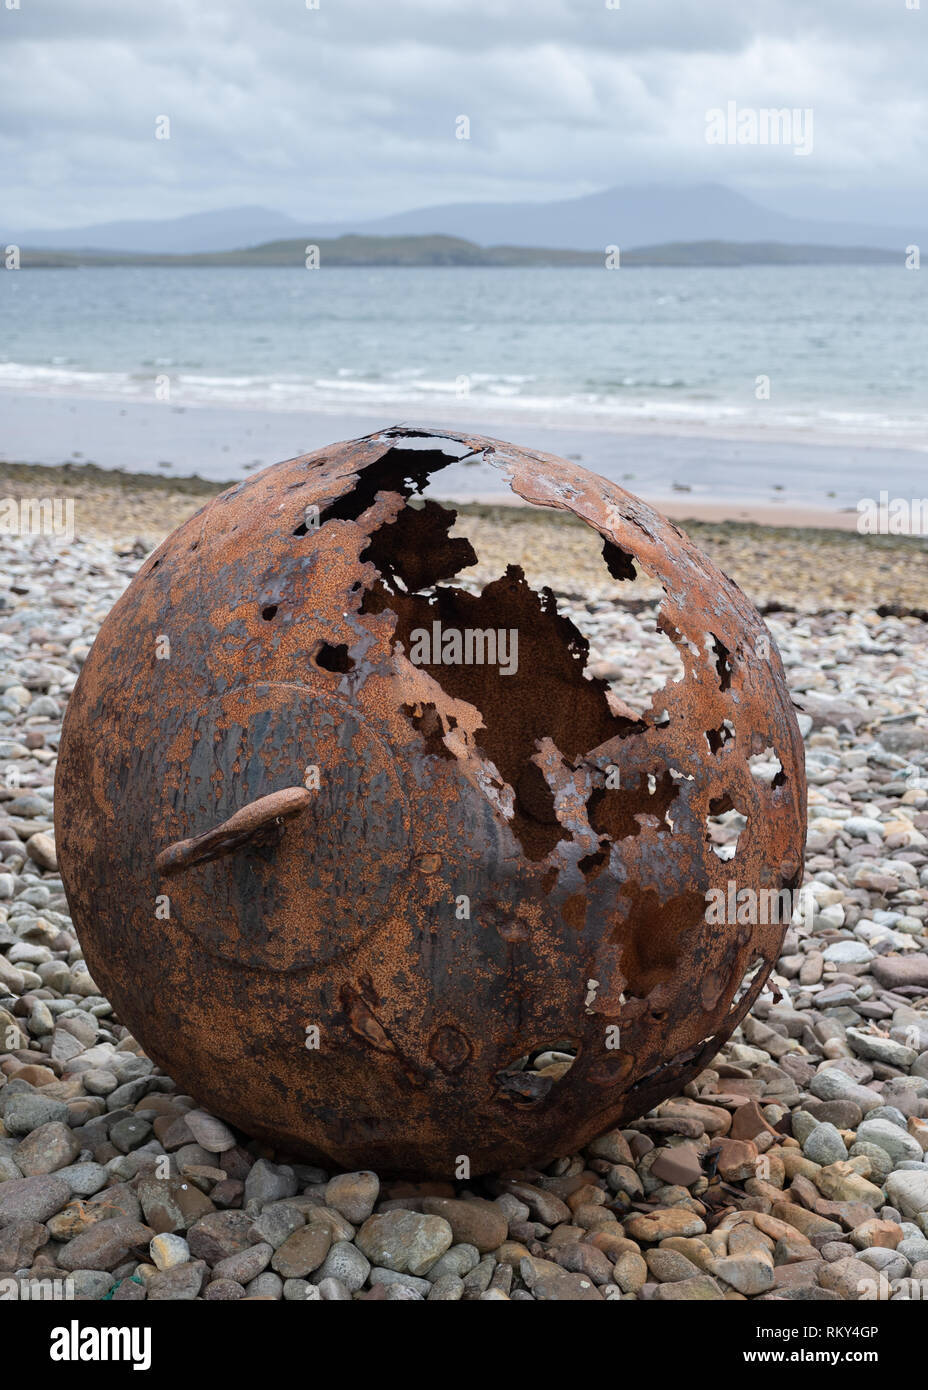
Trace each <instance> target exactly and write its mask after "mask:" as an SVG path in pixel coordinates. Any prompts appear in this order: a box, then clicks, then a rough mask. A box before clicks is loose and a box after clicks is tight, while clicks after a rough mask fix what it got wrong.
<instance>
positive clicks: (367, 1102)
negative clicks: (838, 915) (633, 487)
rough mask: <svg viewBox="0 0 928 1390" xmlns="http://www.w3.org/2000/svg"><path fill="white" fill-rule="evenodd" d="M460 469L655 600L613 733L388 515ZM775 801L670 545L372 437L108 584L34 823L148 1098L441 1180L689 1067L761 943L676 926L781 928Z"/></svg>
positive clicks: (416, 442) (757, 652)
mask: <svg viewBox="0 0 928 1390" xmlns="http://www.w3.org/2000/svg"><path fill="white" fill-rule="evenodd" d="M465 453H472V454H473V455H474V456H475V457H480V458H481V459H482V461H483V462H484V463H486V464H489V465H493V466H495V467H497V468H499V469H500V470H501V473H502V475H503V476H504V477H505V479H506V480H507V481H508V482H509V483H510V485H511V487H512V490H513V492H514V493H515V494H517V495H518V497H519V498H521V499H522V500H523V501H524V502H527V503H530V504H534V505H536V506H542V507H551V508H557V509H559V510H561V511H567V512H572V513H573V514H574V515H575V516H576V517H578V518H580V520H581V521H583V522H585V523H586V524H587V525H588V526H590V527H592V528H593V529H594V530H595V531H597V532H598V533H599V535H600V536H601V537H602V542H603V545H602V553H603V560H604V565H605V566H607V567H608V571H609V572H610V573H611V575H612V576H613V578H614V579H616V580H619V581H621V580H624V579H630V578H633V577H634V576H635V574H636V567H637V570H640V571H642V572H644V573H645V574H647V575H650V576H651V577H652V578H653V579H654V580H656V581H657V582H658V583H659V584H660V586H661V587H662V589H663V598H662V599H661V600H660V606H659V611H658V615H657V621H658V625H659V627H660V629H661V631H662V632H663V633H665V634H666V635H667V636H668V637H669V638H670V640H671V641H672V642H673V643H674V645H675V646H676V648H677V651H678V653H679V656H680V658H681V661H682V667H683V674H682V676H681V678H680V679H679V680H676V681H669V682H668V683H667V684H666V685H665V686H664V687H663V688H662V689H661V690H659V691H658V692H657V693H656V694H655V695H654V696H653V698H652V701H651V705H650V707H649V708H648V709H647V710H645V711H644V712H643V713H636V711H635V710H633V709H630V708H629V707H628V706H626V705H623V703H622V701H621V700H620V699H618V698H617V696H616V694H615V693H614V692H613V691H612V690H611V689H610V687H609V686H608V684H607V683H606V682H605V681H604V680H601V679H591V678H590V677H589V675H588V674H585V673H584V666H585V661H586V657H587V652H588V647H587V643H586V641H585V639H584V638H583V636H582V635H581V634H580V633H579V632H578V630H577V629H576V627H575V626H574V624H573V623H572V622H571V621H570V620H569V619H568V618H566V617H564V616H563V615H561V614H559V613H558V611H557V607H556V603H555V600H554V596H553V594H551V592H550V591H548V590H544V591H543V592H542V593H541V594H537V593H535V592H534V591H533V590H532V589H531V588H530V587H529V586H528V584H527V583H526V581H525V579H524V577H523V575H522V572H521V571H520V570H519V569H518V568H517V567H515V566H510V567H509V568H508V569H507V571H506V573H505V574H504V575H502V576H501V577H500V578H499V579H497V580H495V581H494V582H492V583H490V584H488V585H487V586H486V587H484V588H483V590H482V591H481V592H468V591H466V590H465V589H464V588H461V587H459V586H456V585H455V584H454V583H452V582H450V581H452V580H453V579H454V577H455V576H457V575H459V574H460V572H461V571H462V570H464V569H466V567H467V566H468V565H471V564H473V563H474V561H475V560H476V556H475V553H474V551H473V548H472V546H471V544H470V542H469V541H468V540H466V539H464V538H462V537H452V536H451V535H450V534H449V533H450V528H451V525H452V523H453V521H454V512H453V511H452V510H450V509H447V508H445V507H442V506H440V505H439V504H438V503H436V502H434V501H431V500H427V501H425V502H424V503H422V501H421V499H419V498H417V499H416V504H415V505H414V504H413V498H414V494H416V493H417V492H421V490H422V489H423V487H424V486H425V484H426V482H427V480H428V478H429V476H430V475H431V474H433V473H435V472H436V471H437V470H439V469H441V468H442V467H444V466H446V465H447V464H449V463H450V462H451V461H452V456H454V455H457V456H460V455H462V454H465ZM512 634H515V639H513V638H512ZM507 635H508V640H509V645H508V647H507ZM497 639H498V643H497V646H496V648H495V649H494V648H493V646H492V645H491V643H492V642H496V641H497ZM516 652H517V657H516V659H513V658H514V656H515V653H516ZM449 654H450V655H449ZM761 756H762V757H763V758H764V759H765V761H766V763H767V766H768V767H769V765H770V761H771V760H773V762H774V763H775V764H776V765H778V769H779V770H778V771H777V772H776V775H775V776H773V777H772V778H768V779H767V780H759V779H758V778H757V777H755V776H754V775H753V772H752V761H751V760H752V758H753V759H755V760H757V758H758V757H761ZM804 791H805V784H804V774H803V752H802V742H801V739H800V737H799V732H798V728H797V725H796V720H795V717H794V714H793V710H792V705H791V702H790V698H789V695H788V692H787V688H786V684H785V681H784V677H783V670H782V667H781V664H780V660H779V656H778V654H777V652H776V649H775V647H774V645H773V643H772V640H771V638H770V635H769V633H768V632H767V630H766V628H765V627H764V625H763V623H762V622H761V619H760V617H759V616H758V614H757V612H756V611H755V609H754V608H753V607H752V606H751V604H750V603H749V602H748V601H747V599H746V598H745V597H744V595H743V594H742V593H741V591H740V590H739V589H738V588H737V586H736V585H735V584H734V583H733V582H732V581H731V580H730V579H728V578H727V577H726V576H725V575H723V574H722V573H720V572H719V571H718V570H717V569H716V568H715V567H714V566H713V565H712V564H711V563H710V561H709V560H708V559H707V558H706V557H705V556H704V555H703V554H701V553H700V551H699V550H697V549H696V548H695V547H694V546H693V544H692V543H691V542H690V541H689V539H688V538H687V537H686V536H685V535H684V534H683V533H682V532H681V531H680V530H679V529H678V528H677V527H676V526H674V525H673V524H671V523H670V522H669V521H667V520H666V519H665V518H664V517H662V516H660V515H659V514H658V513H657V512H655V511H653V510H652V509H651V508H650V507H648V506H646V505H645V504H644V503H642V502H640V501H639V500H637V499H636V498H634V497H632V496H630V495H629V494H628V493H626V492H624V491H623V490H622V489H621V488H619V487H617V486H616V485H615V484H612V483H609V482H606V481H605V480H604V479H602V478H599V477H596V476H594V475H593V474H591V473H588V472H586V471H585V470H584V469H582V468H579V467H577V466H576V465H574V464H570V463H567V462H565V461H564V460H563V459H559V458H555V457H552V456H549V455H543V454H536V453H528V452H526V451H524V450H521V449H517V448H514V447H513V446H511V445H508V444H504V443H500V442H498V441H494V440H489V439H481V438H476V437H470V436H464V435H458V434H453V433H448V434H442V435H440V436H438V437H436V436H434V435H433V434H432V432H430V431H424V430H423V431H417V430H410V429H405V428H396V429H392V430H387V431H385V432H383V433H381V434H377V435H374V436H371V437H369V438H366V439H361V440H355V441H352V442H350V443H345V444H338V445H334V446H332V447H331V448H327V449H323V450H321V451H320V452H319V453H316V454H313V455H310V456H308V457H304V458H298V459H293V460H291V461H289V462H286V463H281V464H278V465H276V466H275V467H273V468H269V469H266V470H265V471H264V472H262V473H260V474H257V475H255V476H254V477H252V478H250V479H249V480H248V481H247V482H243V483H241V484H239V485H238V486H236V487H233V488H230V489H229V490H228V491H227V492H224V493H222V494H221V495H220V496H218V497H216V498H215V499H214V500H213V501H212V502H210V503H209V505H208V506H206V507H205V508H204V509H203V510H202V511H201V512H199V513H198V514H197V515H196V516H195V517H192V518H191V519H190V520H189V521H187V522H186V523H185V524H184V525H183V526H181V527H179V528H178V529H177V530H176V531H175V532H174V533H173V534H172V535H171V536H169V537H168V539H167V540H166V541H165V542H164V543H163V545H161V546H160V547H159V548H158V550H157V551H156V552H155V553H154V554H153V555H152V556H151V557H150V558H149V559H148V560H147V561H146V562H145V564H144V565H143V566H142V568H141V569H140V571H139V573H138V575H137V576H136V578H135V579H134V580H133V582H132V584H131V585H130V586H129V588H128V590H127V591H126V593H125V594H124V595H123V597H122V598H121V599H120V600H119V602H118V603H117V604H116V605H115V607H114V608H113V610H112V612H111V613H110V614H109V616H108V617H107V619H106V621H105V622H104V624H103V626H102V628H101V630H100V633H99V636H98V637H97V640H96V642H95V643H94V646H93V648H92V650H91V652H90V654H89V656H88V658H87V660H86V662H85V664H84V667H83V670H82V672H81V675H80V679H79V680H78V682H77V685H76V687H75V690H74V693H73V695H72V696H71V699H70V702H69V705H68V711H67V716H66V719H65V725H64V732H63V735H62V742H61V750H60V760H59V766H58V776H57V784H56V797H55V807H56V814H55V822H56V838H57V845H58V855H59V861H60V865H61V873H62V878H63V880H64V883H65V888H66V891H67V895H68V899H69V902H70V905H71V910H72V913H73V917H74V922H75V925H76V928H77V931H78V933H79V936H80V940H81V944H82V946H83V948H84V951H85V954H86V958H87V961H88V964H89V966H90V969H91V971H92V974H93V976H94V978H95V979H96V980H97V981H98V982H99V984H100V986H101V987H102V988H103V989H104V990H105V992H106V994H107V996H108V997H109V999H110V1000H111V1001H112V1002H113V1004H114V1006H115V1008H116V1010H117V1012H118V1015H119V1017H120V1019H121V1020H122V1021H123V1022H124V1023H126V1024H127V1025H128V1027H129V1028H130V1029H131V1030H132V1032H133V1033H134V1034H135V1036H136V1037H137V1038H138V1039H139V1041H140V1042H141V1043H142V1044H143V1046H144V1048H145V1050H146V1052H147V1053H148V1054H149V1055H150V1056H151V1057H152V1058H153V1059H154V1060H155V1061H156V1062H157V1063H158V1064H159V1065H160V1066H161V1067H163V1068H164V1069H165V1070H166V1071H167V1072H168V1073H170V1075H171V1076H172V1077H174V1078H175V1080H176V1081H177V1082H178V1084H179V1085H181V1086H182V1087H183V1088H184V1089H185V1090H187V1091H189V1092H190V1093H191V1094H192V1095H193V1096H195V1097H196V1098H197V1099H198V1100H199V1101H200V1102H201V1103H202V1104H203V1105H204V1106H206V1107H207V1108H208V1109H209V1110H210V1111H212V1112H213V1113H215V1114H217V1115H221V1116H223V1117H224V1118H226V1119H227V1120H229V1121H231V1122H233V1123H234V1124H236V1125H237V1126H239V1127H240V1128H241V1129H243V1130H244V1131H246V1132H247V1133H249V1134H252V1135H255V1136H257V1137H259V1138H261V1139H263V1140H266V1141H269V1142H271V1143H272V1144H274V1145H275V1146H276V1147H277V1149H278V1150H279V1151H281V1152H283V1153H285V1154H292V1155H301V1156H305V1157H308V1158H310V1159H311V1160H314V1161H317V1162H323V1163H325V1164H326V1165H329V1166H331V1165H338V1166H340V1167H344V1168H358V1167H368V1168H377V1169H381V1170H387V1171H394V1172H406V1173H416V1174H431V1175H435V1176H443V1177H446V1178H447V1177H453V1176H454V1175H455V1174H456V1173H461V1172H463V1171H464V1169H463V1167H462V1164H461V1160H462V1159H466V1160H467V1164H468V1165H469V1171H470V1172H471V1174H478V1173H481V1172H486V1171H491V1170H503V1169H512V1168H514V1167H518V1166H519V1165H522V1164H526V1163H530V1162H540V1161H543V1160H545V1159H548V1158H551V1157H553V1156H556V1155H558V1154H563V1153H570V1152H576V1151H577V1150H578V1149H579V1148H580V1147H581V1146H582V1145H584V1144H585V1143H587V1142H588V1141H589V1140H591V1139H592V1138H593V1137H594V1136H595V1135H597V1134H598V1133H600V1132H601V1131H603V1130H604V1129H606V1128H608V1127H609V1126H610V1125H613V1124H616V1123H619V1122H621V1121H623V1120H627V1119H630V1118H632V1117H634V1116H637V1115H640V1114H642V1113H643V1112H644V1111H645V1110H648V1109H649V1108H651V1107H652V1106H654V1105H655V1104H657V1103H658V1102H659V1101H660V1100H661V1099H663V1098H664V1097H666V1096H668V1095H670V1094H671V1093H672V1092H675V1091H677V1090H678V1089H679V1088H680V1087H682V1086H684V1085H685V1084H686V1082H687V1081H689V1080H690V1079H691V1078H692V1077H694V1076H695V1075H696V1074H697V1073H698V1072H699V1071H700V1070H701V1069H702V1068H703V1067H704V1066H705V1065H706V1063H707V1062H708V1061H709V1059H710V1058H711V1057H712V1055H713V1054H714V1053H715V1051H716V1050H717V1049H718V1048H719V1047H720V1046H721V1045H722V1043H723V1042H724V1041H725V1040H726V1039H727V1038H728V1037H729V1036H730V1034H731V1032H732V1030H733V1029H734V1028H735V1026H736V1025H737V1023H738V1022H739V1020H740V1019H741V1018H742V1017H743V1015H744V1014H745V1012H746V1011H747V1009H748V1008H749V1007H750V1005H751V1003H752V1002H753V1000H754V999H755V998H756V996H757V994H758V992H759V991H760V989H761V988H762V987H763V984H764V982H765V980H766V977H767V975H768V973H769V971H770V969H771V967H772V964H773V962H774V960H775V959H776V956H777V953H778V948H779V946H780V943H781V940H782V937H783V933H784V930H785V921H784V917H783V914H782V913H772V914H771V913H768V912H764V911H761V912H759V913H755V914H754V916H755V918H757V919H758V920H753V921H752V920H739V919H740V918H741V917H743V916H745V914H742V913H740V912H734V911H732V910H721V911H719V910H716V911H715V913H713V912H710V911H707V903H715V904H716V908H717V909H718V907H719V904H723V905H724V904H729V905H730V903H731V902H732V889H733V888H734V889H735V892H736V895H737V894H742V897H741V898H738V897H737V896H736V899H735V901H738V902H741V901H743V892H744V890H747V891H748V892H749V893H754V894H755V897H756V898H757V899H758V900H759V901H761V902H763V901H765V900H766V901H768V902H769V901H771V900H774V901H777V902H780V901H782V900H783V899H784V898H785V899H786V900H787V901H788V899H789V894H790V893H791V892H792V891H793V890H794V889H795V888H796V887H797V886H798V884H799V881H800V877H801V872H802V849H803V844H804V838H805V811H804V805H805V798H804ZM732 810H734V811H735V812H738V813H740V816H741V817H742V818H743V820H742V821H741V822H739V823H740V824H742V825H743V828H742V829H741V833H740V836H739V838H738V843H737V852H736V855H735V858H734V859H733V860H726V859H723V858H721V857H720V856H719V854H718V853H716V848H717V846H715V845H714V842H713V838H712V836H711V834H710V829H711V825H712V821H713V818H714V817H718V816H719V815H721V814H724V813H725V812H729V811H732ZM788 915H789V914H788V912H787V913H786V920H788ZM747 916H748V917H750V914H747ZM752 971H753V974H751V972H752ZM746 977H747V981H748V982H747V983H745V981H746Z"/></svg>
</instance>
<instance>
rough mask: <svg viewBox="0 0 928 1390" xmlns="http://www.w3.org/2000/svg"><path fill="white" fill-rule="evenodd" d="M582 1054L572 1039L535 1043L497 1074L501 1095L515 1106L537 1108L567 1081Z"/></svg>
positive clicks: (498, 1088) (577, 1044)
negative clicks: (555, 1088) (557, 1087)
mask: <svg viewBox="0 0 928 1390" xmlns="http://www.w3.org/2000/svg"><path fill="white" fill-rule="evenodd" d="M579 1052H580V1046H579V1043H577V1042H575V1041H574V1040H573V1039H572V1038H559V1039H557V1040H556V1041H555V1042H550V1043H536V1044H535V1046H534V1047H532V1048H530V1049H529V1050H528V1051H527V1052H524V1053H523V1054H522V1055H521V1056H520V1057H517V1058H516V1059H515V1061H514V1062H510V1064H509V1065H508V1066H506V1067H503V1068H502V1069H501V1070H500V1071H498V1072H497V1073H496V1078H495V1080H496V1085H497V1093H498V1095H499V1096H500V1097H501V1099H503V1100H508V1101H511V1102H512V1103H513V1104H514V1105H522V1106H530V1105H537V1104H538V1103H539V1101H543V1100H546V1099H547V1097H548V1095H549V1093H550V1091H551V1089H552V1087H553V1086H556V1085H557V1083H558V1082H559V1081H562V1080H563V1079H564V1077H565V1076H566V1075H567V1073H568V1072H569V1071H570V1068H571V1067H572V1066H573V1064H574V1062H575V1061H576V1060H577V1057H578V1055H579Z"/></svg>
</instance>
